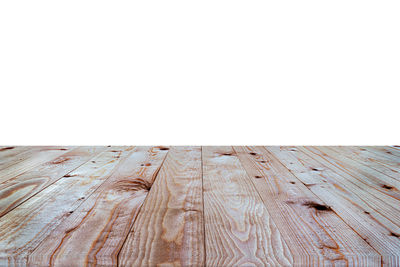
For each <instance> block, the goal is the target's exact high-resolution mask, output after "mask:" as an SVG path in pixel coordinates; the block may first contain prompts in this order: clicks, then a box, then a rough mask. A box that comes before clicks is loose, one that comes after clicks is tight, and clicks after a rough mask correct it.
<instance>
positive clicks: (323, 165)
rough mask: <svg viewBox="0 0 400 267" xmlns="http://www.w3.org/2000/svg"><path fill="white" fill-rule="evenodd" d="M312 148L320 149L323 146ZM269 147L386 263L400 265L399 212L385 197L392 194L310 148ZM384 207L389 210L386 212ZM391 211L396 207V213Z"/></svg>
mask: <svg viewBox="0 0 400 267" xmlns="http://www.w3.org/2000/svg"><path fill="white" fill-rule="evenodd" d="M307 148H309V147H307ZM310 149H311V148H310ZM312 149H316V151H315V152H317V151H318V150H317V149H319V148H316V147H314V148H312ZM268 150H269V151H271V152H272V153H273V154H274V155H275V156H276V157H277V158H278V159H279V160H280V161H281V162H282V163H283V164H284V165H285V166H286V167H287V168H288V169H289V170H290V171H291V172H292V173H293V174H294V175H295V176H296V177H297V178H298V179H299V180H300V181H301V182H302V183H303V184H304V185H306V186H307V188H309V190H310V191H312V192H313V193H314V194H315V195H317V196H318V197H319V198H321V199H322V200H323V201H324V202H325V203H326V204H327V205H329V207H331V208H332V210H334V211H335V212H336V213H337V214H338V215H339V216H340V217H341V218H342V219H343V220H344V221H345V222H346V223H347V224H348V225H349V226H350V227H351V228H352V229H354V230H355V231H356V233H357V234H358V235H360V236H361V237H362V238H363V239H364V240H365V241H366V242H367V243H368V244H369V245H370V246H371V247H373V248H374V249H375V250H376V251H377V252H379V254H380V255H381V256H382V260H383V261H382V262H383V263H385V264H388V265H392V266H396V265H398V263H399V257H398V253H399V251H400V246H399V239H398V238H397V237H396V235H397V234H396V233H397V231H398V229H399V228H398V225H396V220H393V218H390V216H393V215H394V216H397V215H398V212H396V211H393V209H391V208H389V209H388V208H387V206H386V204H385V198H388V197H390V196H388V195H386V194H384V193H383V192H381V191H380V190H376V189H375V188H373V187H367V186H366V185H365V184H364V183H363V182H364V181H363V180H364V179H363V178H362V177H360V176H359V175H355V176H352V175H351V174H349V173H347V172H346V171H344V170H342V167H341V166H337V165H334V164H332V163H330V161H324V160H323V159H322V158H321V157H320V156H319V155H318V153H317V154H315V153H311V152H310V151H309V150H308V149H305V148H302V147H268ZM323 157H325V156H323ZM381 208H382V209H381ZM383 209H387V211H385V212H383ZM389 210H392V212H391V213H392V215H391V214H390V212H388V211H389ZM396 214H397V215H396ZM388 216H389V217H388Z"/></svg>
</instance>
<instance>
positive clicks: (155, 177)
mask: <svg viewBox="0 0 400 267" xmlns="http://www.w3.org/2000/svg"><path fill="white" fill-rule="evenodd" d="M169 148H170V147H169ZM170 151H171V149H169V150H168V151H167V153H166V154H165V156H164V158H163V160H162V162H161V164H160V166H159V167H158V168H157V170H156V171H155V173H154V179H153V183H152V185H151V187H150V189H149V191H148V192H147V194H146V198H145V199H144V201H143V203H142V204H141V205H140V207H139V209H138V211H137V215H136V217H135V218H134V219H133V222H132V225H131V227H130V228H129V230H128V231H127V234H126V236H125V238H124V241H123V242H122V244H121V247H120V248H119V251H118V253H117V255H116V259H117V265H116V266H117V267H118V266H119V264H120V263H119V254H120V253H121V250H122V248H123V247H124V245H125V243H126V240H127V239H128V236H129V234H130V232H131V231H132V228H133V226H134V225H135V223H136V220H137V218H138V217H139V216H138V215H139V213H140V211H141V209H142V207H143V205H144V204H145V203H146V200H147V197H148V196H149V193H150V191H151V189H152V188H153V185H154V182H155V181H156V179H157V177H158V174H159V173H160V170H161V168H162V166H163V165H164V162H165V160H166V159H167V157H168V155H169V152H170ZM129 155H130V154H129Z"/></svg>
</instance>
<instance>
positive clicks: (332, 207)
mask: <svg viewBox="0 0 400 267" xmlns="http://www.w3.org/2000/svg"><path fill="white" fill-rule="evenodd" d="M263 149H265V150H266V151H268V152H269V150H268V148H267V147H264V146H263ZM298 152H300V153H303V154H304V152H303V151H298ZM270 153H271V155H272V156H273V157H274V158H275V159H277V160H278V162H279V163H280V164H281V165H282V166H284V167H285V169H287V170H288V171H289V172H290V173H291V174H293V176H294V177H296V179H297V180H298V181H299V182H300V183H302V184H304V183H303V182H302V181H301V180H300V179H299V178H298V177H297V175H296V174H294V173H293V172H292V171H291V170H289V169H288V168H287V167H286V165H285V164H283V163H282V162H281V161H280V160H279V159H278V158H277V157H276V156H275V155H274V154H273V153H272V152H270ZM315 160H316V159H315ZM317 161H318V160H317ZM318 162H320V161H318ZM320 163H321V162H320ZM321 164H322V165H324V166H325V167H327V166H326V165H325V164H323V163H321ZM327 168H328V167H327ZM329 169H330V170H331V171H332V172H335V171H334V170H332V169H331V168H329ZM335 173H336V172H335ZM336 174H337V173H336ZM337 175H339V174H337ZM304 185H305V184H304ZM307 189H308V188H307ZM308 190H309V191H310V192H311V194H313V195H314V196H315V197H316V198H317V199H319V200H320V201H321V203H324V204H325V205H328V204H327V203H326V202H325V201H323V200H322V199H321V198H320V197H319V196H318V195H316V194H315V193H314V192H312V191H311V190H310V189H308ZM332 211H333V212H334V213H335V214H336V216H338V217H339V218H340V220H341V221H342V222H343V223H344V224H346V225H347V226H348V227H349V228H350V229H351V230H353V232H355V233H356V234H357V235H358V236H359V237H360V238H362V239H363V237H362V236H361V235H360V234H359V233H358V232H357V231H356V230H355V229H354V228H353V227H352V226H351V225H350V224H348V223H347V222H346V221H345V220H344V219H343V218H342V217H341V216H340V215H339V214H338V213H337V212H336V211H335V209H334V207H332ZM365 243H366V244H367V245H368V246H369V247H370V248H372V249H373V250H374V251H375V252H376V253H377V254H378V255H380V256H381V262H382V261H383V256H382V255H381V254H380V253H379V252H378V251H377V250H376V249H375V248H374V247H373V246H371V245H370V244H369V243H368V242H365Z"/></svg>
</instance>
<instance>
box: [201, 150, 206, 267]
mask: <svg viewBox="0 0 400 267" xmlns="http://www.w3.org/2000/svg"><path fill="white" fill-rule="evenodd" d="M200 153H201V157H200V160H201V197H202V202H203V238H204V242H203V249H204V266H206V262H207V249H206V243H207V242H206V220H205V216H204V170H203V146H200Z"/></svg>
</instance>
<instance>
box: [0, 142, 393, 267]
mask: <svg viewBox="0 0 400 267" xmlns="http://www.w3.org/2000/svg"><path fill="white" fill-rule="evenodd" d="M399 190H400V148H399V147H397V146H392V147H278V146H275V147H207V146H205V147H160V146H156V147H133V146H131V147H128V146H126V147H113V146H107V147H63V146H58V147H0V266H7V265H11V266H25V265H28V266H49V265H54V266H84V265H99V266H116V265H120V266H132V265H133V266H156V265H159V266H179V265H181V266H203V265H207V266H237V265H247V266H263V265H273V266H276V265H286V266H287V265H301V266H304V265H329V264H338V265H347V264H348V265H359V266H361V265H362V266H380V265H382V264H383V265H391V266H399V265H400V261H399V255H400V191H399Z"/></svg>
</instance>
